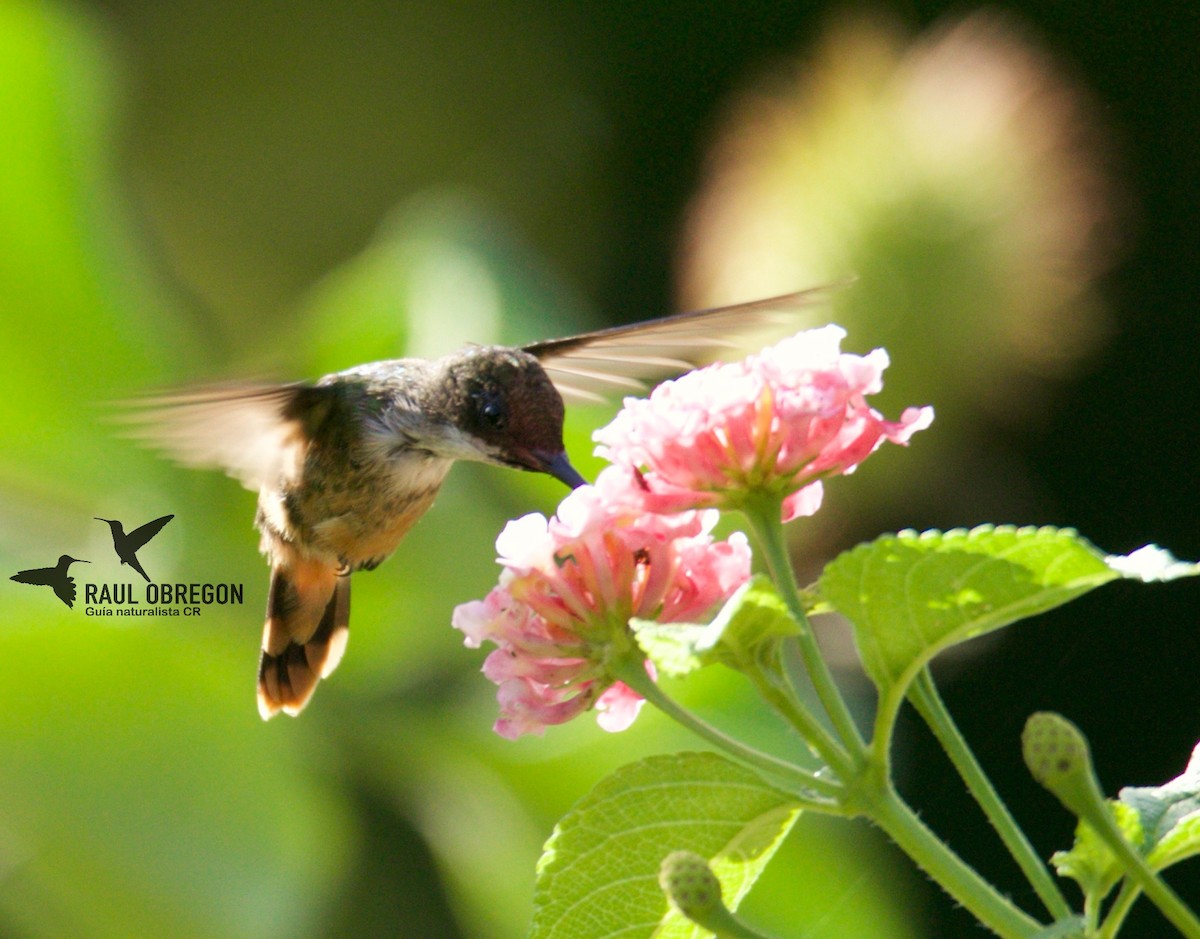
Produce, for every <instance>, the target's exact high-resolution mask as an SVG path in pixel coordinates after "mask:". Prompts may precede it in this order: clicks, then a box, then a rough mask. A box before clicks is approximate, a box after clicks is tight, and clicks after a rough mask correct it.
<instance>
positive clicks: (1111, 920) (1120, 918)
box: [1097, 880, 1142, 939]
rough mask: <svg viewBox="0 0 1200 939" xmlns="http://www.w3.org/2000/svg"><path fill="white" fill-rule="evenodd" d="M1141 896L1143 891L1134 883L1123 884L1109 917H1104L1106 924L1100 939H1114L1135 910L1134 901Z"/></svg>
mask: <svg viewBox="0 0 1200 939" xmlns="http://www.w3.org/2000/svg"><path fill="white" fill-rule="evenodd" d="M1141 895H1142V891H1141V890H1140V889H1138V886H1137V884H1135V883H1133V882H1132V881H1130V880H1126V881H1125V882H1124V883H1122V884H1121V889H1120V890H1119V891H1117V898H1116V899H1115V900H1113V903H1112V906H1110V907H1109V908H1108V915H1107V916H1105V917H1104V922H1103V923H1102V924H1101V926H1100V931H1099V932H1098V933H1097V935H1098V936H1099V939H1114V937H1115V936H1116V935H1117V933H1118V932H1119V931H1120V929H1121V924H1122V923H1124V922H1125V917H1126V916H1128V915H1129V911H1130V910H1131V909H1133V901H1134V900H1136V899H1137V898H1138V897H1140V896H1141ZM1097 905H1098V904H1097Z"/></svg>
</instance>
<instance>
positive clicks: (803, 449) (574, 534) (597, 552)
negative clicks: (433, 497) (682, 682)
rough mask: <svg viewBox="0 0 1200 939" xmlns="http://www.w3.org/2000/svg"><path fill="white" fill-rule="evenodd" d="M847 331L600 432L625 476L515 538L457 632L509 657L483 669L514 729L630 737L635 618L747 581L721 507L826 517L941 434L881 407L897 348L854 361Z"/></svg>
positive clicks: (531, 521)
mask: <svg viewBox="0 0 1200 939" xmlns="http://www.w3.org/2000/svg"><path fill="white" fill-rule="evenodd" d="M844 336H845V333H844V332H843V331H842V330H841V329H840V328H838V327H837V326H827V327H825V328H823V329H814V330H810V331H808V332H804V333H799V334H798V335H796V336H793V337H792V338H790V339H785V340H783V341H782V342H780V343H778V344H776V345H774V346H772V347H770V348H768V349H764V350H763V351H762V352H761V353H759V354H758V355H755V356H751V357H749V358H747V359H745V360H744V361H742V362H738V363H735V364H731V365H713V366H710V367H708V368H705V369H701V370H699V371H696V372H691V373H689V374H687V375H684V376H683V377H682V378H679V379H676V380H675V381H669V382H665V383H663V384H661V385H659V386H658V387H657V388H655V389H654V391H653V392H652V393H651V395H650V397H649V398H648V399H644V400H637V399H627V400H626V401H625V407H624V409H623V410H622V411H621V412H620V413H619V414H618V415H617V417H616V418H615V419H614V420H613V422H612V423H611V424H609V425H608V426H607V427H605V428H603V429H602V430H599V431H597V432H596V435H595V439H596V441H597V442H598V443H599V444H600V446H599V447H597V451H596V452H597V453H598V454H600V455H602V456H605V457H607V458H608V459H609V460H610V461H612V462H613V463H614V464H615V465H614V466H610V467H608V468H607V469H606V470H604V472H602V473H601V474H600V477H599V478H598V479H597V480H596V484H595V485H594V486H582V487H580V488H578V489H576V490H574V491H573V492H572V493H571V494H570V495H569V496H567V497H566V499H564V500H563V502H562V504H561V505H560V506H559V508H558V513H557V515H556V516H555V517H554V518H551V519H547V518H545V517H544V516H542V515H526V516H525V517H524V518H519V519H517V520H515V521H513V522H510V523H509V524H508V526H507V527H506V528H505V529H504V531H503V532H501V534H500V537H499V538H498V539H497V540H496V549H497V551H498V553H499V555H500V557H499V562H500V564H501V565H503V567H504V571H503V573H502V574H501V575H500V583H499V585H498V586H497V587H496V588H495V589H494V590H492V592H491V593H489V594H488V595H487V597H486V598H484V599H483V600H478V601H475V602H473V603H466V604H463V605H462V606H459V607H458V608H457V609H456V610H455V611H454V619H453V623H454V626H455V627H456V628H458V629H460V630H462V632H463V634H464V635H465V637H466V643H467V645H469V646H473V647H478V646H479V645H481V644H482V642H483V641H484V640H487V641H489V642H491V643H493V644H495V646H496V650H495V651H494V652H492V653H491V654H490V655H489V656H488V658H487V661H486V662H485V663H484V667H483V670H484V673H485V674H486V675H487V676H488V678H490V679H491V680H492V681H494V682H495V683H496V684H497V685H499V692H498V695H497V697H498V699H499V702H500V718H499V720H497V722H496V725H495V729H496V731H497V732H498V733H499V734H501V735H502V736H505V737H510V738H515V737H518V736H520V735H521V734H525V733H542V732H543V731H544V730H545V728H546V727H547V726H548V725H550V724H561V723H563V722H564V721H567V720H570V719H571V718H572V717H574V716H576V715H577V714H579V713H581V712H583V711H585V710H587V709H588V708H591V707H594V708H595V709H596V710H597V711H598V712H599V714H598V720H599V722H600V725H601V726H602V727H604V728H605V729H607V730H623V729H624V728H625V727H628V726H629V724H630V723H632V721H633V720H634V718H635V717H636V716H637V713H638V709H639V708H640V706H641V704H642V699H641V697H640V696H639V695H637V694H636V693H635V692H634V691H633V690H632V689H630V688H629V687H627V686H626V685H625V684H623V683H622V682H620V681H618V680H617V679H616V678H615V677H614V676H613V675H612V674H611V672H610V664H609V663H610V662H612V661H613V660H614V658H616V657H620V655H621V654H622V652H625V653H628V652H629V651H630V650H631V649H632V641H633V640H632V637H631V635H630V630H629V622H630V620H631V619H633V618H639V619H647V620H656V621H658V622H660V623H671V622H684V621H694V620H696V619H698V618H699V617H701V616H702V615H703V614H705V613H706V612H708V611H709V610H710V609H711V608H713V607H714V606H715V605H716V604H717V603H719V602H720V601H722V600H725V599H727V598H728V597H729V596H730V594H732V593H733V591H734V590H736V589H737V588H738V587H739V586H741V584H742V583H744V582H745V581H746V579H747V578H748V577H749V576H750V549H749V547H748V545H747V543H746V538H745V536H744V535H742V534H740V533H738V534H734V535H732V536H731V537H730V538H729V539H728V540H727V541H714V539H713V538H712V536H711V534H710V532H711V530H712V526H713V525H714V524H715V523H716V520H717V512H716V511H714V509H715V508H717V507H734V508H737V507H740V506H742V505H744V504H745V502H746V500H747V499H748V498H749V497H750V496H752V495H753V494H756V493H757V494H764V493H765V494H768V495H773V496H777V497H781V498H782V503H783V518H784V521H788V520H790V519H792V518H795V517H797V516H799V515H811V514H812V513H813V512H815V511H816V510H817V509H818V508H819V507H820V503H821V494H822V493H821V480H822V479H824V478H825V477H827V476H834V475H838V474H845V473H850V472H853V470H854V468H855V467H856V466H857V465H858V464H859V463H861V462H862V461H863V460H864V459H866V458H867V456H869V455H870V454H871V453H872V452H873V451H874V450H875V449H876V448H877V447H879V446H880V445H881V444H882V443H883V441H885V440H890V441H892V442H893V443H907V441H908V439H909V437H911V436H912V435H913V434H914V433H915V432H916V431H918V430H921V429H923V428H925V427H928V426H929V423H930V421H932V420H933V410H932V409H931V408H908V409H907V410H906V411H905V412H904V413H903V414H902V415H901V417H900V420H899V421H895V422H892V421H885V420H884V419H883V418H882V417H881V416H880V415H879V414H878V413H877V412H875V411H874V410H872V409H871V408H870V407H868V406H867V404H866V402H865V400H864V399H865V397H866V396H867V395H869V394H874V393H875V392H877V391H879V390H880V388H881V387H882V383H883V370H884V369H885V368H886V367H887V364H888V359H887V353H886V352H884V351H883V350H882V349H877V350H875V351H874V352H872V353H870V354H869V355H866V356H856V355H849V354H844V353H842V352H841V351H840V346H841V341H842V339H843V338H844ZM647 669H648V670H651V677H653V671H652V666H651V665H650V664H649V663H647Z"/></svg>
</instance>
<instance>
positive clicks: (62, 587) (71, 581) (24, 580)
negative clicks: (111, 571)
mask: <svg viewBox="0 0 1200 939" xmlns="http://www.w3.org/2000/svg"><path fill="white" fill-rule="evenodd" d="M76 561H78V562H79V563H81V564H91V563H92V562H91V561H85V560H84V559H83V558H73V557H71V555H69V554H64V555H63V556H62V557H60V558H59V559H58V564H56V565H55V566H54V567H38V568H34V569H33V570H31V571H18V572H17V573H15V574H13V575H12V577H10V578H8V579H9V580H15V581H16V582H17V583H18V584H38V585H40V586H44V587H53V588H54V594H55V596H57V597H58V599H60V600H62V602H63V603H65V604H66V605H67V606H69V607H73V606H75V578H74V577H71V576H69V575H68V574H67V568H69V567H70V566H71V565H72V564H74V563H75V562H76Z"/></svg>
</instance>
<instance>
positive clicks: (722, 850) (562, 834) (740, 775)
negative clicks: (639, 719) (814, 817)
mask: <svg viewBox="0 0 1200 939" xmlns="http://www.w3.org/2000/svg"><path fill="white" fill-rule="evenodd" d="M799 813H800V810H799V808H798V807H797V806H796V803H795V801H794V800H793V799H792V798H791V796H789V795H788V794H787V793H785V792H782V791H780V790H778V789H776V788H774V787H773V786H770V785H768V784H767V783H766V782H764V781H763V779H762V778H761V777H760V776H758V775H757V774H756V773H754V772H752V771H751V770H748V769H746V768H744V767H742V766H740V765H738V764H736V763H733V762H730V761H729V760H727V759H725V758H724V757H722V756H719V755H717V754H714V753H678V754H672V755H669V756H655V757H650V758H649V759H646V760H642V761H640V762H638V763H632V764H630V765H628V766H625V767H622V768H621V769H619V770H617V771H616V772H615V773H613V774H612V775H611V776H609V777H608V778H607V779H604V780H603V781H601V782H600V783H599V785H597V786H596V788H595V789H594V790H592V792H591V793H590V794H589V795H587V796H586V797H584V798H583V799H582V800H581V801H580V802H579V803H578V804H577V805H576V806H575V807H574V808H573V809H571V811H570V812H568V813H567V815H566V816H564V817H563V818H562V820H561V821H560V822H559V823H558V825H557V826H556V827H555V830H554V834H553V835H551V837H550V840H549V841H548V842H547V843H546V849H545V852H544V853H543V855H542V859H541V861H540V862H539V864H538V873H537V889H536V893H535V896H534V916H533V926H532V929H531V931H530V936H531V937H533V939H551V937H553V939H566V937H571V939H584V937H587V939H593V937H609V936H618V935H619V936H621V937H622V939H633V937H654V939H667V937H672V939H682V937H692V936H699V935H701V934H702V933H700V932H698V931H697V930H696V927H694V926H693V925H692V924H690V923H688V922H687V921H686V920H684V919H683V918H682V917H681V916H680V915H679V914H678V913H677V912H675V911H674V910H671V909H670V906H669V904H668V902H667V899H666V897H665V896H664V895H663V893H662V890H661V888H660V887H659V884H658V872H659V866H660V865H661V863H662V860H663V858H664V857H666V856H667V855H668V854H670V853H671V852H672V851H676V850H688V851H692V852H695V853H696V854H699V855H700V856H701V857H704V858H705V859H707V860H708V862H709V865H710V866H711V868H712V870H713V872H714V873H715V874H716V875H717V878H718V879H719V880H720V882H721V889H722V893H723V895H724V899H725V904H726V905H727V906H728V907H729V908H730V909H731V910H734V909H737V906H738V904H739V903H740V902H741V900H742V898H743V897H744V896H745V895H746V893H747V892H748V891H749V889H750V887H751V886H752V885H753V883H754V881H755V880H756V879H757V878H758V876H759V874H760V873H761V872H762V869H763V868H764V867H765V866H766V864H767V862H768V861H769V860H770V859H771V856H772V855H773V854H774V853H775V850H776V848H777V847H778V846H779V843H780V841H782V839H783V836H784V835H786V834H787V832H788V831H789V830H790V829H791V827H792V825H793V824H794V823H795V821H796V818H797V817H798V816H799Z"/></svg>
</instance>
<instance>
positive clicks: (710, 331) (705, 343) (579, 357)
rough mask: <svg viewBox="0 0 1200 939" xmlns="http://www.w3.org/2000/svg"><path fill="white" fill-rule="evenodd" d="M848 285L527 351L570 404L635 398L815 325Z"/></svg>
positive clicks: (599, 333) (601, 332) (623, 328)
mask: <svg viewBox="0 0 1200 939" xmlns="http://www.w3.org/2000/svg"><path fill="white" fill-rule="evenodd" d="M842 286H845V285H844V284H840V283H839V284H831V285H827V286H823V287H815V288H813V289H811V290H802V291H800V292H798V293H789V294H784V295H783V296H781V297H770V298H768V299H766V300H754V301H751V302H749V303H738V304H735V305H733V306H724V307H717V308H715V309H711V310H699V311H697V312H695V313H680V314H678V315H676V316H668V317H664V318H663V319H657V320H650V321H648V322H643V323H634V324H633V325H631V326H616V327H613V328H611V329H600V330H597V331H596V332H591V333H584V334H582V335H580V336H571V337H569V338H567V339H551V340H548V341H546V342H535V343H533V344H532V345H528V346H525V347H524V348H525V351H526V352H528V353H530V354H531V355H534V356H536V357H537V359H538V360H539V361H540V362H541V365H542V368H544V369H545V370H546V374H547V375H548V376H549V377H550V381H552V382H553V383H554V387H555V388H557V389H558V392H559V394H561V395H562V396H563V399H564V400H566V401H568V402H573V403H580V402H596V401H604V400H607V399H609V398H611V397H613V396H615V395H617V394H631V393H632V394H637V393H640V392H643V391H645V390H646V389H647V388H648V387H650V386H652V385H654V384H657V383H658V382H660V381H662V380H663V379H666V378H670V377H673V376H675V375H679V374H682V373H683V372H688V371H691V370H692V369H694V368H698V367H700V366H702V365H707V364H709V363H710V362H715V361H719V360H729V359H736V358H740V357H741V356H743V355H746V354H748V353H749V352H752V351H754V350H755V349H756V348H761V347H762V346H763V345H766V344H768V343H770V342H773V341H775V340H777V339H780V338H782V337H783V336H786V335H790V334H791V333H795V332H799V331H800V330H801V329H803V328H805V327H806V326H809V325H814V324H808V323H805V322H804V321H803V319H802V317H801V316H800V315H799V313H800V311H802V310H805V309H807V308H809V307H812V306H814V305H817V304H820V303H825V302H827V301H828V300H829V298H830V296H831V295H832V294H833V293H834V291H836V290H837V289H838V288H840V287H842Z"/></svg>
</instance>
